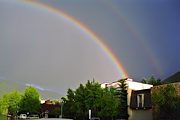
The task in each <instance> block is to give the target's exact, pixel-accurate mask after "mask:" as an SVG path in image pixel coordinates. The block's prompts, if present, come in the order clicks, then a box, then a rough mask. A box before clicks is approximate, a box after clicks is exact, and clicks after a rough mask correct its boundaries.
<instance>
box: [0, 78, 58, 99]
mask: <svg viewBox="0 0 180 120" xmlns="http://www.w3.org/2000/svg"><path fill="white" fill-rule="evenodd" d="M25 88H26V86H25V85H22V84H20V83H16V82H12V81H7V80H0V97H1V96H2V95H3V94H5V93H8V92H11V91H13V90H18V91H20V92H24V90H25ZM37 90H38V91H39V93H40V96H41V98H42V99H60V98H61V95H59V94H58V93H56V92H51V91H47V90H46V91H41V90H39V89H37Z"/></svg>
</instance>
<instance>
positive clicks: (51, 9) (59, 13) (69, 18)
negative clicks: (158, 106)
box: [22, 0, 128, 78]
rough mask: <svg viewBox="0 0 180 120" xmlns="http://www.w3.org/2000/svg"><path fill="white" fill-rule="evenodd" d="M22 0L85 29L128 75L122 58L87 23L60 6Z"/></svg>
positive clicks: (121, 70)
mask: <svg viewBox="0 0 180 120" xmlns="http://www.w3.org/2000/svg"><path fill="white" fill-rule="evenodd" d="M22 2H24V3H25V4H30V5H32V6H33V7H36V8H41V9H45V10H47V11H48V12H50V13H53V14H55V15H57V16H61V17H63V18H64V19H65V20H67V21H69V22H70V23H72V24H74V25H75V26H76V27H78V28H79V29H80V30H81V31H83V32H84V33H86V34H87V35H88V36H90V37H91V38H92V40H94V41H95V42H96V43H97V44H98V45H99V46H100V48H101V49H102V50H103V51H104V52H105V53H106V54H107V56H109V58H110V59H111V61H112V63H113V64H114V66H115V67H116V69H117V71H118V73H119V74H120V75H121V77H122V78H126V77H128V73H127V72H126V70H125V68H124V67H123V65H122V63H121V62H120V60H118V59H117V57H116V56H115V55H114V54H113V52H112V51H111V49H110V48H109V47H108V46H107V45H106V44H105V43H104V42H103V41H102V40H101V39H100V38H99V37H98V36H97V35H96V34H95V33H94V32H93V31H92V30H91V29H90V28H88V27H87V26H86V25H85V24H83V23H82V22H80V21H78V20H77V19H75V18H74V17H72V16H70V15H68V14H67V13H65V12H64V11H62V10H60V9H59V8H58V9H57V8H54V7H52V6H50V5H48V4H45V3H41V2H38V1H35V0H24V1H22Z"/></svg>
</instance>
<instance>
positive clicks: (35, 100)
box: [20, 86, 40, 114]
mask: <svg viewBox="0 0 180 120" xmlns="http://www.w3.org/2000/svg"><path fill="white" fill-rule="evenodd" d="M39 111H40V96H39V93H38V91H37V90H36V89H35V88H34V87H32V86H29V87H27V88H26V89H25V92H24V95H23V96H22V99H21V102H20V113H29V114H38V113H39Z"/></svg>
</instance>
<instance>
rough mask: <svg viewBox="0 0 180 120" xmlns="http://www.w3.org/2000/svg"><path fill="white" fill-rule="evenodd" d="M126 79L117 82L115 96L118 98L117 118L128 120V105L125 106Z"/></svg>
mask: <svg viewBox="0 0 180 120" xmlns="http://www.w3.org/2000/svg"><path fill="white" fill-rule="evenodd" d="M125 80H126V79H121V80H119V81H118V82H119V87H117V89H116V90H117V96H118V98H119V116H118V117H120V118H122V119H128V116H129V115H128V105H127V95H128V93H127V84H126V81H125Z"/></svg>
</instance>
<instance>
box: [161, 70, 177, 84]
mask: <svg viewBox="0 0 180 120" xmlns="http://www.w3.org/2000/svg"><path fill="white" fill-rule="evenodd" d="M164 82H165V83H174V82H180V71H179V72H177V73H175V74H173V75H171V76H170V77H168V78H166V79H165V80H164Z"/></svg>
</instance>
